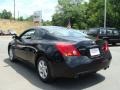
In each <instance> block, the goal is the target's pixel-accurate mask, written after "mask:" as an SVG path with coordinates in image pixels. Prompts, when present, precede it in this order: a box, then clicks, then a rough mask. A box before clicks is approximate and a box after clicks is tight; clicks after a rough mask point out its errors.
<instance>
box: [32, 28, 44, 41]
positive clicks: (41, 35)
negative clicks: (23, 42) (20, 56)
mask: <svg viewBox="0 0 120 90" xmlns="http://www.w3.org/2000/svg"><path fill="white" fill-rule="evenodd" d="M45 33H46V32H45V30H44V29H39V30H36V31H35V36H34V39H36V40H38V39H43V38H44V36H45Z"/></svg>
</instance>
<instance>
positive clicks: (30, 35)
mask: <svg viewBox="0 0 120 90" xmlns="http://www.w3.org/2000/svg"><path fill="white" fill-rule="evenodd" d="M34 33H35V30H30V31H28V32H26V33H24V34H23V35H22V36H21V38H22V39H32V37H34Z"/></svg>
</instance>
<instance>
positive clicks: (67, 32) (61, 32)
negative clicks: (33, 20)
mask: <svg viewBox="0 0 120 90" xmlns="http://www.w3.org/2000/svg"><path fill="white" fill-rule="evenodd" d="M47 31H48V33H49V34H51V35H53V36H57V37H86V36H87V35H86V34H84V33H82V32H80V31H79V30H76V29H67V28H64V27H59V28H58V27H57V28H47Z"/></svg>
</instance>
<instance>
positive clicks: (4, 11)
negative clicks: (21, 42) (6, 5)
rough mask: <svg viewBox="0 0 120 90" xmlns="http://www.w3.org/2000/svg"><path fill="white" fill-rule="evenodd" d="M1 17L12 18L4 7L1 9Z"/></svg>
mask: <svg viewBox="0 0 120 90" xmlns="http://www.w3.org/2000/svg"><path fill="white" fill-rule="evenodd" d="M0 16H1V18H2V19H11V18H12V13H11V12H8V11H7V10H6V9H4V10H3V11H2V13H1V14H0Z"/></svg>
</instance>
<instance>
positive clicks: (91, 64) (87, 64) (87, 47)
mask: <svg viewBox="0 0 120 90" xmlns="http://www.w3.org/2000/svg"><path fill="white" fill-rule="evenodd" d="M56 46H57V49H58V52H59V53H60V54H61V55H60V56H61V57H62V58H61V59H63V62H61V63H54V65H53V67H54V72H55V73H54V75H55V77H76V76H78V75H80V74H86V73H92V72H97V71H99V70H101V69H107V68H108V67H109V65H110V62H111V59H112V56H111V53H110V51H109V47H108V44H107V42H106V41H103V40H98V41H96V42H93V41H82V42H79V43H76V44H70V43H69V44H68V43H67V44H66V43H57V44H56Z"/></svg>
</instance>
